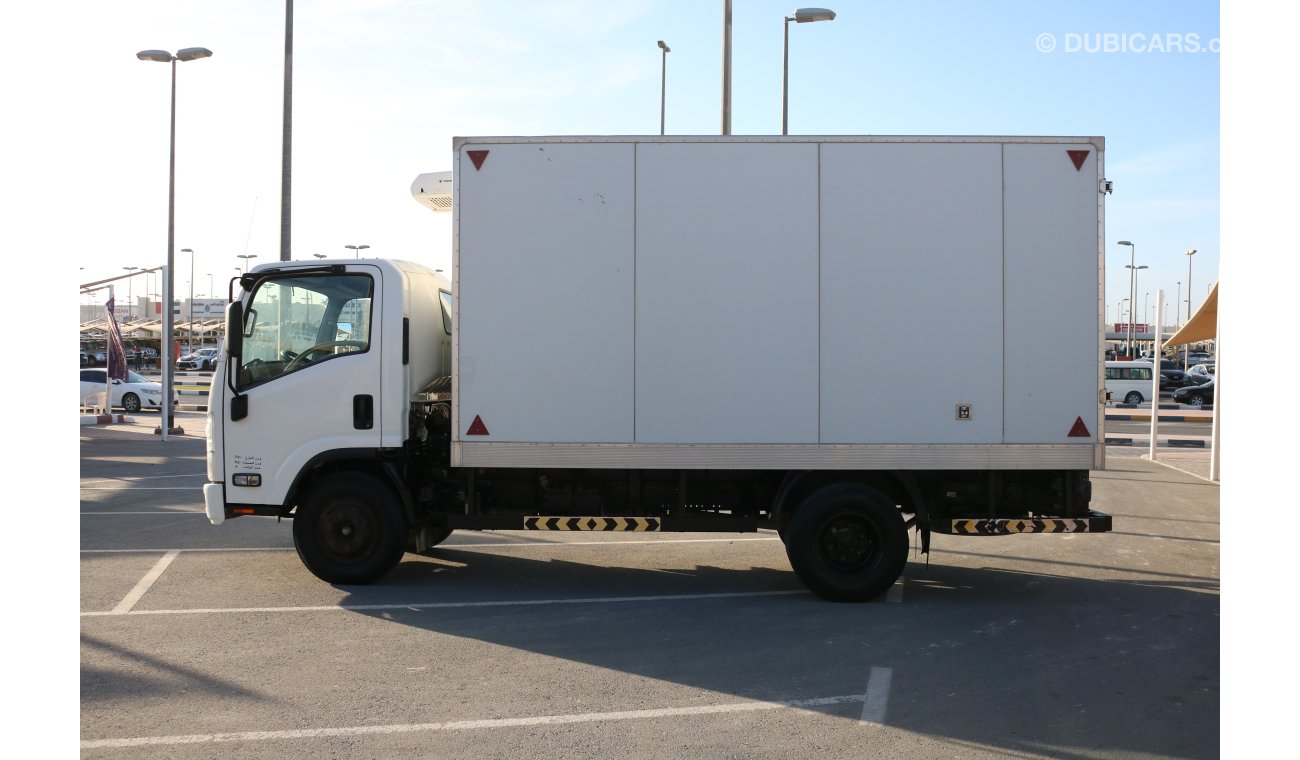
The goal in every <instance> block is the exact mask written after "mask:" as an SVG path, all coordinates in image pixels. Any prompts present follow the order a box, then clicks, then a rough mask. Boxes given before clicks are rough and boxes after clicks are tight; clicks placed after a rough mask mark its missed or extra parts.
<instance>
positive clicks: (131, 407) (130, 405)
mask: <svg viewBox="0 0 1300 760" xmlns="http://www.w3.org/2000/svg"><path fill="white" fill-rule="evenodd" d="M122 408H123V409H125V410H127V411H128V412H138V411H140V399H138V398H136V397H135V394H134V393H128V394H126V395H125V396H123V397H122Z"/></svg>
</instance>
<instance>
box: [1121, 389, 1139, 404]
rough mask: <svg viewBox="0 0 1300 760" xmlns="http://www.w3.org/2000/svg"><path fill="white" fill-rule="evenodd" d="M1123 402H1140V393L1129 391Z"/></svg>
mask: <svg viewBox="0 0 1300 760" xmlns="http://www.w3.org/2000/svg"><path fill="white" fill-rule="evenodd" d="M1124 403H1125V404H1140V403H1142V394H1141V393H1138V392H1137V391H1129V393H1128V395H1127V396H1125V397H1124Z"/></svg>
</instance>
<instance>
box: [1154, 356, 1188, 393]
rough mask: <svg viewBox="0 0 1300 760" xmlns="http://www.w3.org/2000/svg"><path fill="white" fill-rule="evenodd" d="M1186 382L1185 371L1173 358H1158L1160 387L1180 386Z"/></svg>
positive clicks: (1162, 388)
mask: <svg viewBox="0 0 1300 760" xmlns="http://www.w3.org/2000/svg"><path fill="white" fill-rule="evenodd" d="M1186 384H1187V373H1186V372H1184V371H1183V366H1182V365H1181V364H1179V363H1178V362H1177V361H1175V360H1173V359H1161V360H1160V389H1161V390H1164V389H1167V388H1181V387H1183V386H1184V385H1186Z"/></svg>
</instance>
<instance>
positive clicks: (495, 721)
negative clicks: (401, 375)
mask: <svg viewBox="0 0 1300 760" xmlns="http://www.w3.org/2000/svg"><path fill="white" fill-rule="evenodd" d="M204 422H205V420H204V418H203V417H202V416H201V415H198V414H194V413H191V412H182V413H180V414H178V415H177V423H178V424H179V425H180V426H181V427H183V428H184V429H185V431H186V432H185V434H184V435H177V436H172V437H171V438H170V440H168V441H166V442H164V441H162V440H161V436H159V435H157V434H156V433H155V432H154V430H155V428H156V427H157V415H139V416H138V417H134V418H132V421H131V422H128V423H123V424H112V425H89V426H82V430H81V438H80V444H79V447H80V462H81V466H80V470H81V471H80V494H81V496H80V502H81V509H80V512H81V516H80V526H81V539H80V552H79V555H80V572H79V579H80V580H79V584H78V587H79V598H80V605H79V606H80V615H79V621H80V689H79V716H80V717H79V729H80V730H79V743H78V745H77V747H76V750H77V751H78V752H79V755H80V756H81V757H83V758H98V757H104V758H153V757H158V758H212V757H221V758H225V757H232V758H235V757H271V756H274V757H287V758H299V757H301V758H312V759H313V760H315V759H316V758H320V757H331V758H373V757H398V758H402V757H413V758H414V757H422V758H423V757H448V758H471V757H485V758H487V757H490V758H498V757H499V758H515V757H525V756H527V757H530V758H572V757H593V758H595V757H601V758H604V757H613V756H619V757H638V758H639V757H647V758H702V757H703V758H714V757H718V758H723V757H725V758H733V757H735V758H768V757H770V758H783V759H784V758H803V757H817V758H823V757H844V758H848V757H853V758H857V757H874V756H886V755H887V756H893V757H901V758H930V757H962V758H966V757H974V758H994V757H997V758H1004V757H1017V758H1038V757H1051V758H1111V757H1134V758H1153V757H1178V758H1201V757H1206V758H1208V757H1218V756H1219V754H1220V740H1221V736H1220V733H1221V726H1220V708H1221V700H1220V672H1219V662H1220V634H1219V618H1220V596H1219V587H1220V584H1219V579H1220V575H1219V569H1220V559H1219V555H1220V546H1219V487H1218V485H1217V484H1215V483H1212V482H1209V481H1207V480H1205V479H1203V478H1202V477H1198V476H1197V475H1195V474H1193V473H1189V472H1183V471H1181V470H1179V469H1175V468H1172V467H1170V466H1168V465H1166V464H1162V463H1160V462H1151V461H1148V460H1146V459H1145V458H1143V457H1142V456H1129V455H1127V453H1125V454H1120V455H1116V454H1115V452H1114V450H1112V451H1111V452H1109V454H1108V460H1107V469H1106V470H1104V471H1098V472H1095V473H1094V474H1093V487H1094V508H1096V509H1099V510H1102V511H1105V512H1108V513H1110V514H1111V515H1112V516H1113V517H1114V525H1115V527H1114V531H1113V532H1111V533H1109V534H1100V535H1075V536H1069V535H1035V536H1009V537H996V538H970V537H952V536H935V537H934V541H933V545H932V552H931V554H930V556H929V557H928V558H927V557H925V556H923V555H917V554H914V555H913V557H912V561H911V562H910V563H909V565H908V568H907V570H906V572H905V574H904V578H903V580H902V581H900V583H899V584H897V585H896V586H895V588H894V589H893V590H892V591H891V592H890V593H889V594H887V595H886V596H885V597H883V598H881V599H880V600H877V601H874V602H870V603H866V604H856V605H841V604H833V603H829V602H825V601H822V600H820V599H818V598H817V597H815V596H813V595H811V594H810V593H808V592H807V591H805V590H804V589H803V588H802V586H801V585H800V584H799V582H798V580H797V579H796V578H795V577H794V575H793V573H792V572H791V570H790V568H789V564H788V562H787V561H786V558H785V554H784V551H783V547H782V545H781V543H780V541H779V539H777V538H776V537H775V536H774V535H772V534H770V533H758V534H741V535H712V534H663V535H653V534H600V535H593V534H537V533H524V532H510V531H504V532H490V533H488V532H484V533H475V532H466V533H456V534H453V536H452V537H451V538H450V539H448V541H447V542H446V543H445V544H444V545H442V546H440V547H438V548H437V549H435V550H434V551H433V553H432V556H428V557H415V556H410V555H408V557H407V558H406V559H405V560H404V561H403V563H402V564H401V565H400V566H399V568H398V569H397V570H396V571H394V573H393V574H392V575H390V576H389V577H388V578H386V579H385V580H384V581H383V582H381V583H378V584H375V585H373V586H365V587H345V586H331V585H328V584H325V583H322V582H320V581H319V580H317V579H316V578H314V577H313V576H311V575H310V574H309V573H308V572H307V571H306V569H305V568H303V566H302V564H301V563H300V562H299V560H298V558H297V556H296V553H295V552H294V550H293V544H292V536H291V524H290V523H289V522H288V521H286V522H283V523H277V522H276V521H274V520H270V519H261V518H239V519H236V520H231V521H228V522H227V523H226V524H225V525H222V526H219V527H214V526H211V525H209V524H208V523H207V520H206V518H205V517H204V516H203V514H202V500H201V494H200V492H199V487H200V486H201V484H202V482H203V480H204V477H203V448H204V445H203V438H202V434H203V424H204ZM1134 453H1136V452H1134ZM1184 453H1187V454H1193V455H1199V456H1202V457H1206V456H1207V452H1204V451H1194V452H1184Z"/></svg>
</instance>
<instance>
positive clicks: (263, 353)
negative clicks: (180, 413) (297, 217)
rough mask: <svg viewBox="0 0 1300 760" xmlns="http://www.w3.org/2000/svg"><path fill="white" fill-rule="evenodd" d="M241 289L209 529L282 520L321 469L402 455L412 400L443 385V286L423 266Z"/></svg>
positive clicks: (446, 313)
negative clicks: (229, 522)
mask: <svg viewBox="0 0 1300 760" xmlns="http://www.w3.org/2000/svg"><path fill="white" fill-rule="evenodd" d="M240 285H241V287H242V289H243V290H244V297H243V298H242V299H241V300H237V301H236V302H235V303H233V304H231V306H230V310H229V313H228V315H227V319H228V322H229V324H228V325H227V335H228V336H229V337H228V338H227V345H226V347H225V349H224V351H225V355H224V356H223V358H225V359H226V361H222V362H221V363H219V364H218V365H217V372H216V374H215V375H214V377H213V382H212V390H211V397H210V399H209V406H208V416H209V425H208V431H209V432H208V438H209V440H208V450H209V454H210V456H209V458H208V459H209V464H208V468H209V472H208V479H209V481H210V483H209V485H208V486H207V487H205V489H204V492H205V502H206V505H207V513H208V517H209V518H210V519H211V520H212V521H213V522H214V523H217V522H220V521H221V520H223V519H225V517H226V516H228V515H230V514H269V515H281V514H284V513H285V510H286V509H287V507H286V506H285V505H286V504H289V503H291V502H292V496H293V493H294V492H295V491H298V490H300V489H302V488H305V487H307V486H308V485H310V480H311V478H312V473H314V472H317V471H319V470H320V469H321V468H322V467H323V466H324V465H325V464H326V463H333V464H336V465H337V464H345V465H346V464H348V463H349V462H354V461H355V460H367V461H371V460H375V459H376V458H377V457H379V456H380V452H383V451H385V450H391V449H400V448H401V447H402V446H403V444H404V443H405V441H406V439H407V437H408V434H409V429H408V428H409V420H408V410H409V403H410V400H411V398H412V397H413V395H414V394H416V393H418V392H419V391H420V390H422V389H424V388H425V387H426V386H428V385H429V384H430V383H432V382H433V381H434V380H435V379H436V378H438V377H441V376H446V375H448V374H450V362H451V283H450V282H448V281H447V279H446V278H444V277H442V276H441V275H440V274H438V273H436V272H434V271H432V270H429V269H427V268H425V267H423V266H420V265H418V264H411V263H408V262H402V261H388V260H379V259H367V260H365V261H364V262H356V261H347V262H337V263H331V262H328V261H326V262H312V263H305V262H303V263H296V262H295V263H290V262H285V263H282V264H275V265H263V266H262V267H259V268H257V269H255V270H253V271H251V272H249V273H248V274H246V275H244V276H243V277H242V278H241V279H240ZM365 466H378V465H377V464H373V463H372V464H371V465H365Z"/></svg>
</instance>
